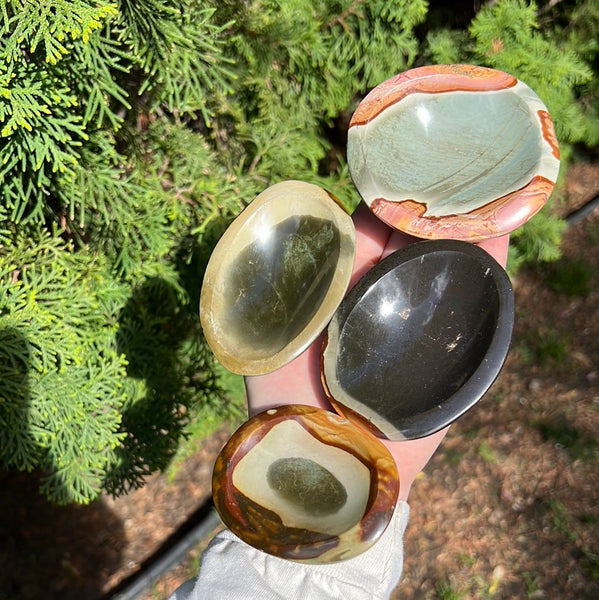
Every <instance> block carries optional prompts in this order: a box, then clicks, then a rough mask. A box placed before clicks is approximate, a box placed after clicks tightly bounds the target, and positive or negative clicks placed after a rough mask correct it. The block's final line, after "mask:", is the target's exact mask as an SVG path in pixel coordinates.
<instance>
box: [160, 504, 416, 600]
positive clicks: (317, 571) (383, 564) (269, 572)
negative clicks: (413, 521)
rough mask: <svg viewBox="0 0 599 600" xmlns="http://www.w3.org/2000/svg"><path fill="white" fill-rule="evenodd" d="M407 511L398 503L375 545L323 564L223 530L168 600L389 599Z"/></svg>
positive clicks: (399, 563) (396, 577) (395, 579)
mask: <svg viewBox="0 0 599 600" xmlns="http://www.w3.org/2000/svg"><path fill="white" fill-rule="evenodd" d="M409 512H410V511H409V507H408V504H407V503H406V502H402V501H400V502H398V504H397V507H396V509H395V512H394V514H393V518H392V520H391V522H390V523H389V526H388V527H387V529H386V530H385V532H384V533H383V535H382V536H381V538H380V539H379V541H378V542H377V543H376V544H374V546H372V547H371V548H370V549H369V550H367V551H366V552H363V553H362V554H360V555H358V556H356V557H354V558H350V559H348V560H345V561H341V562H337V563H330V564H326V565H312V564H301V563H296V562H292V561H288V560H284V559H281V558H277V557H276V556H271V555H269V554H266V553H264V552H262V551H260V550H257V549H256V548H253V547H252V546H249V545H248V544H246V543H245V542H243V541H241V540H240V539H239V538H238V537H237V536H235V535H234V534H233V533H231V532H230V531H229V530H225V531H222V532H221V533H219V534H218V535H216V536H215V537H214V538H213V540H212V541H211V542H210V544H209V545H208V548H207V549H206V551H205V552H204V554H203V556H202V560H201V564H200V571H199V574H198V576H197V577H196V578H195V579H192V580H190V581H188V582H186V583H184V584H183V585H182V586H181V587H179V588H178V589H177V590H176V591H175V593H174V594H173V595H172V596H171V597H170V598H169V600H254V599H256V600H306V599H309V600H321V599H322V600H388V598H389V596H390V595H391V592H392V591H393V589H394V588H395V586H396V585H397V583H398V582H399V578H400V577H401V571H402V568H403V535H404V531H405V529H406V525H407V523H408V518H409Z"/></svg>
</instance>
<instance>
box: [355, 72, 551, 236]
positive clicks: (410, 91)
mask: <svg viewBox="0 0 599 600" xmlns="http://www.w3.org/2000/svg"><path fill="white" fill-rule="evenodd" d="M347 160H348V165H349V168H350V173H351V176H352V179H353V181H354V184H355V186H356V188H357V189H358V191H359V192H360V195H361V196H362V198H363V199H364V201H365V202H366V203H367V204H368V205H369V206H370V208H371V210H372V211H373V212H374V213H375V214H376V215H377V216H378V217H379V218H380V219H382V220H383V221H384V222H386V223H387V224H388V225H391V226H392V227H395V228H396V229H399V230H401V231H404V232H406V233H409V234H412V235H414V236H417V237H419V238H426V239H435V238H444V239H447V238H451V239H462V240H467V241H471V242H478V241H481V240H484V239H486V238H490V237H496V236H499V235H503V234H506V233H509V232H510V231H513V230H514V229H516V228H517V227H520V226H521V225H522V224H524V223H525V222H526V221H527V220H528V219H530V218H531V217H532V216H533V215H534V214H536V213H537V212H538V211H539V210H540V209H541V207H542V206H543V205H544V204H545V202H546V201H547V198H548V197H549V195H550V194H551V191H552V189H553V187H554V184H555V181H556V178H557V173H558V170H559V149H558V145H557V140H556V137H555V132H554V129H553V124H552V121H551V118H550V116H549V113H548V112H547V109H546V107H545V105H544V104H543V103H542V102H541V100H540V99H539V98H538V96H537V95H536V94H535V93H534V92H533V91H532V90H531V89H530V88H529V87H528V86H527V85H526V84H524V83H523V82H521V81H519V80H518V79H516V78H515V77H513V76H512V75H508V74H507V73H503V72H501V71H496V70H493V69H487V68H484V67H477V66H473V65H436V66H426V67H421V68H417V69H413V70H410V71H407V72H405V73H401V74H399V75H397V76H395V77H392V78H391V79H389V80H387V81H385V82H383V83H381V84H380V85H378V86H377V87H376V88H374V89H373V90H372V91H371V92H370V93H369V94H368V95H367V96H366V97H365V98H364V100H363V101H362V102H361V103H360V104H359V106H358V108H357V109H356V111H355V112H354V114H353V116H352V119H351V122H350V125H349V131H348V141H347Z"/></svg>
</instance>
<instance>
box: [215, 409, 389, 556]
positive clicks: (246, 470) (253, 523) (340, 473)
mask: <svg viewBox="0 0 599 600" xmlns="http://www.w3.org/2000/svg"><path fill="white" fill-rule="evenodd" d="M212 487H213V497H214V503H215V506H216V509H217V510H218V512H219V514H220V516H221V518H222V520H223V522H224V523H225V525H227V527H229V528H230V529H231V531H233V532H234V533H235V534H236V535H238V536H239V537H240V538H241V539H243V540H244V541H245V542H247V543H248V544H250V545H252V546H254V547H256V548H259V549H260V550H263V551H264V552H267V553H269V554H273V555H275V556H279V557H281V558H286V559H290V560H295V561H301V562H311V563H328V562H335V561H340V560H345V559H348V558H351V557H353V556H356V555H358V554H360V553H361V552H364V551H365V550H367V549H368V548H370V546H372V544H374V543H375V542H376V541H377V540H378V539H379V537H380V536H381V534H382V533H383V531H384V530H385V529H386V527H387V525H388V524H389V521H390V519H391V516H392V514H393V511H394V509H395V505H396V502H397V495H398V492H399V476H398V473H397V468H396V466H395V461H394V460H393V458H392V456H391V455H390V454H389V452H388V450H387V449H386V447H385V446H384V445H383V444H382V443H381V442H380V441H379V440H378V439H376V438H375V437H374V436H371V435H369V434H368V433H366V432H365V431H361V430H359V429H357V428H356V427H354V426H352V425H351V424H350V423H349V422H348V421H347V420H346V419H344V418H342V417H340V416H339V415H336V414H334V413H332V412H329V411H326V410H323V409H318V408H313V407H309V406H302V405H287V406H283V407H280V408H277V409H272V410H268V411H265V412H263V413H261V414H259V415H257V416H255V417H254V418H252V419H250V420H249V421H247V422H246V423H245V424H244V425H242V426H241V427H240V428H239V429H238V430H237V431H236V432H235V434H234V435H233V436H232V437H231V439H230V440H229V442H228V443H227V445H226V446H225V448H224V449H223V450H222V451H221V453H220V455H219V456H218V458H217V460H216V463H215V467H214V473H213V479H212Z"/></svg>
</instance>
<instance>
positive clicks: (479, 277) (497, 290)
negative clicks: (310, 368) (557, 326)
mask: <svg viewBox="0 0 599 600" xmlns="http://www.w3.org/2000/svg"><path fill="white" fill-rule="evenodd" d="M513 322H514V298H513V292H512V287H511V285H510V281H509V279H508V276H507V275H506V273H505V271H504V270H503V268H502V267H501V266H500V265H499V264H498V263H497V262H496V261H495V260H494V259H493V258H492V257H491V256H490V255H489V254H488V253H487V252H486V251H485V250H483V249H481V248H479V247H478V246H475V245H473V244H470V243H468V242H463V241H459V240H435V241H424V242H419V243H416V244H413V245H411V246H407V247H406V248H403V249H401V250H398V251H397V252H395V253H393V254H391V255H390V256H388V257H387V258H386V259H384V260H383V261H381V262H380V263H378V264H377V265H376V266H375V267H374V268H372V269H371V270H370V271H368V272H367V273H366V275H364V277H363V278H362V279H360V280H359V281H358V283H357V284H356V285H355V287H353V288H352V290H351V291H350V292H349V294H348V295H347V296H346V298H345V299H344V300H343V302H342V303H341V305H340V306H339V308H338V309H337V311H336V313H335V315H334V316H333V319H332V321H331V323H330V325H329V327H328V329H327V337H326V340H325V342H324V351H323V361H322V363H323V384H324V386H325V391H326V392H327V395H328V396H329V398H330V401H331V403H332V404H333V406H334V408H335V410H337V412H339V414H341V415H343V416H345V417H346V418H347V419H348V420H350V421H352V422H354V423H356V424H357V425H359V426H361V427H363V428H364V429H367V430H369V431H371V432H372V433H373V434H375V435H377V436H379V437H382V438H388V439H392V440H404V439H413V438H419V437H423V436H426V435H429V434H431V433H434V432H435V431H438V430H440V429H442V428H443V427H445V426H446V425H449V424H450V423H451V422H452V421H454V420H455V419H457V418H458V417H459V416H461V415H462V414H463V413H464V412H466V411H467V410H468V409H469V408H470V407H472V406H473V405H474V404H475V403H476V402H478V400H479V399H480V398H481V397H482V396H483V394H484V393H485V392H486V391H487V390H488V388H489V386H490V385H491V384H492V383H493V381H494V380H495V378H496V376H497V375H498V373H499V371H500V369H501V367H502V365H503V363H504V360H505V358H506V355H507V352H508V348H509V344H510V338H511V333H512V327H513Z"/></svg>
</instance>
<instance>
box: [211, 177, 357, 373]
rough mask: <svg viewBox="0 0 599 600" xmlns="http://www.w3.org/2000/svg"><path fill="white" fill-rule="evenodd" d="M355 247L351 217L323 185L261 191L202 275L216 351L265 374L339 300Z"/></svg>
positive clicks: (306, 338)
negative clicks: (321, 186)
mask: <svg viewBox="0 0 599 600" xmlns="http://www.w3.org/2000/svg"><path fill="white" fill-rule="evenodd" d="M354 254H355V230H354V225H353V221H352V220H351V217H350V216H349V215H348V214H347V212H346V211H345V210H344V209H343V208H342V207H341V206H340V205H339V204H338V203H337V202H336V200H335V198H334V197H333V196H331V195H330V194H329V193H328V192H326V191H325V190H323V189H322V188H320V187H318V186H316V185H313V184H310V183H305V182H301V181H284V182H281V183H277V184H275V185H273V186H271V187H270V188H268V189H266V190H265V191H264V192H262V193H261V194H260V195H258V196H257V197H256V198H255V199H254V200H253V201H252V202H251V203H250V204H249V205H248V206H247V208H246V209H245V210H244V211H243V212H242V213H241V214H240V215H239V216H238V217H237V218H236V219H235V220H234V221H233V223H232V224H231V225H230V226H229V228H228V229H227V230H226V231H225V233H224V235H223V236H222V237H221V239H220V240H219V242H218V244H217V245H216V247H215V249H214V251H213V253H212V255H211V257H210V261H209V263H208V266H207V268H206V272H205V274H204V281H203V284H202V291H201V295H200V321H201V324H202V328H203V331H204V335H205V336H206V340H207V342H208V344H209V346H210V348H211V349H212V351H213V352H214V354H215V356H216V358H217V359H218V360H219V361H220V362H221V364H222V365H223V366H224V367H226V368H227V369H229V370H230V371H232V372H234V373H238V374H240V375H262V374H265V373H269V372H271V371H274V370H275V369H278V368H279V367H282V366H283V365H285V364H286V363H288V362H289V361H291V360H292V359H293V358H295V357H296V356H298V355H299V354H300V353H301V352H303V351H304V350H305V349H306V348H307V347H308V346H309V345H310V344H311V343H312V342H313V341H314V340H315V339H316V337H317V336H318V335H320V333H322V331H323V330H324V329H325V327H326V325H327V323H328V322H329V320H330V318H331V315H332V314H333V312H334V311H335V309H336V308H337V306H338V305H339V303H340V302H341V300H342V298H343V296H344V294H345V291H346V289H347V286H348V284H349V279H350V276H351V271H352V267H353V262H354Z"/></svg>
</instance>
